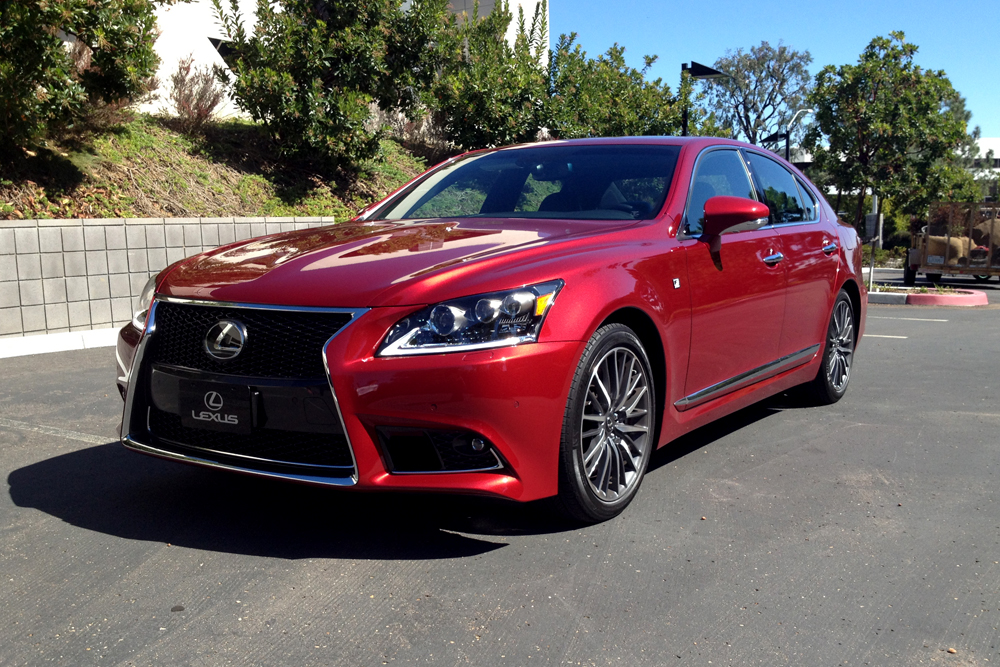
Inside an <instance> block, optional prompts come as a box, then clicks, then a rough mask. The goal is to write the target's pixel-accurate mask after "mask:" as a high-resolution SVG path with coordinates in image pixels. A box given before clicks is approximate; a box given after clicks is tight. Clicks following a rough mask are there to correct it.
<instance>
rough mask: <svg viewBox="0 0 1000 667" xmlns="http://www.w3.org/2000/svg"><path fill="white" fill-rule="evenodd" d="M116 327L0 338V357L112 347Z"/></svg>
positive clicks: (115, 335) (116, 330)
mask: <svg viewBox="0 0 1000 667" xmlns="http://www.w3.org/2000/svg"><path fill="white" fill-rule="evenodd" d="M117 340H118V329H117V328H112V329H92V330H89V331H71V332H68V333H55V334H47V335H40V336H24V337H23V338H0V359H6V358H8V357H24V356H28V355H30V354H46V353H48V352H66V351H67V350H86V349H90V348H92V347H113V346H114V345H115V343H116V341H117Z"/></svg>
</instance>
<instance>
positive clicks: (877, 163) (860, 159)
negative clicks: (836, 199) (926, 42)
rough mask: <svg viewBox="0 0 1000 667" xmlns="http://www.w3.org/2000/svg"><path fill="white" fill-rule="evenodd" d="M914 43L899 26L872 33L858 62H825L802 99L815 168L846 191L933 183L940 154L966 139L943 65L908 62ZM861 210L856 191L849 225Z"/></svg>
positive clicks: (900, 189) (899, 189)
mask: <svg viewBox="0 0 1000 667" xmlns="http://www.w3.org/2000/svg"><path fill="white" fill-rule="evenodd" d="M916 52H917V47H916V45H913V44H908V43H906V41H905V36H904V34H903V33H902V32H893V33H890V36H889V37H888V38H886V37H876V38H875V39H873V40H872V41H871V43H870V44H869V45H868V47H867V48H866V49H865V50H864V52H863V53H862V54H861V57H860V58H859V60H858V63H857V64H856V65H843V66H841V67H834V66H832V65H828V66H827V67H824V68H823V70H822V71H820V72H819V73H818V74H817V75H816V79H815V86H814V88H813V90H812V91H811V92H810V93H809V95H808V97H807V100H808V103H809V104H810V106H812V107H814V108H815V109H816V114H815V118H816V122H815V124H814V125H813V126H812V127H811V128H810V129H809V130H808V132H807V133H806V138H805V145H806V148H807V150H810V151H811V152H812V153H813V156H814V159H815V162H816V167H817V168H818V169H819V170H821V171H824V172H826V173H827V174H829V176H830V178H831V179H832V181H833V183H834V184H835V185H836V186H837V187H838V188H839V189H840V190H841V191H844V192H852V191H854V192H860V193H862V195H863V193H864V192H865V191H866V190H868V189H871V190H872V192H874V193H876V194H878V195H880V197H886V196H888V197H902V196H905V195H906V194H907V192H908V188H912V187H913V186H914V184H920V183H928V182H930V179H931V176H932V173H933V168H934V165H935V163H937V161H938V160H940V159H942V158H944V157H946V156H948V155H949V154H950V153H952V152H954V151H955V150H956V149H957V148H958V147H959V146H960V145H961V143H962V141H963V140H964V139H965V137H966V136H967V135H966V131H965V120H964V119H963V118H961V117H959V114H956V113H955V110H954V109H953V108H952V107H951V103H952V101H953V100H954V99H955V96H956V93H955V90H954V89H953V88H952V86H951V82H950V81H949V80H948V78H947V76H945V73H944V72H943V71H932V70H927V71H925V70H923V69H921V68H920V67H919V66H917V65H916V64H915V63H914V62H913V57H914V55H915V54H916ZM863 216H864V197H863V196H860V197H858V202H857V208H856V211H855V216H854V224H855V225H856V226H859V225H860V224H861V221H862V219H863Z"/></svg>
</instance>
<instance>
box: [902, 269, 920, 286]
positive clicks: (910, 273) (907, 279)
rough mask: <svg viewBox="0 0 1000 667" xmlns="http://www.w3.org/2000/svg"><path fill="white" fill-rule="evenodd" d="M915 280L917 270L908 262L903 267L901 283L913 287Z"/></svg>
mask: <svg viewBox="0 0 1000 667" xmlns="http://www.w3.org/2000/svg"><path fill="white" fill-rule="evenodd" d="M916 282H917V270H916V268H914V267H912V266H910V265H909V264H907V265H905V266H904V267H903V284H904V285H906V286H907V287H913V285H914V283H916Z"/></svg>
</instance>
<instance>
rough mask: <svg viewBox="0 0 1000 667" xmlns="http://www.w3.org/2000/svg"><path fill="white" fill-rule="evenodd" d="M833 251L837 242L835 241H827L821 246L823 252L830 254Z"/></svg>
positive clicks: (835, 250)
mask: <svg viewBox="0 0 1000 667" xmlns="http://www.w3.org/2000/svg"><path fill="white" fill-rule="evenodd" d="M835 252H837V244H836V243H827V244H826V245H825V246H823V253H824V254H827V255H832V254H833V253H835Z"/></svg>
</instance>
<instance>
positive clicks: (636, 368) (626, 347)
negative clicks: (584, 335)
mask: <svg viewBox="0 0 1000 667" xmlns="http://www.w3.org/2000/svg"><path fill="white" fill-rule="evenodd" d="M655 433H656V396H655V393H654V385H653V374H652V371H651V370H650V366H649V358H648V357H647V356H646V350H645V349H644V348H643V346H642V343H641V342H640V341H639V339H638V337H636V335H635V333H634V332H633V331H632V330H631V329H629V328H628V327H627V326H625V325H623V324H608V325H606V326H603V327H601V328H600V329H598V330H597V332H596V333H595V334H594V335H593V337H592V338H591V339H590V342H589V343H587V347H586V348H585V349H584V351H583V357H582V358H581V359H580V363H579V365H578V366H577V369H576V373H575V374H574V375H573V384H572V385H571V387H570V390H569V398H568V400H567V402H566V413H565V415H564V417H563V429H562V438H561V441H560V444H559V495H558V498H557V500H558V505H559V506H560V509H561V510H562V511H563V512H564V513H565V514H567V515H569V516H570V517H571V518H573V519H575V520H577V521H582V522H585V523H596V522H599V521H605V520H607V519H610V518H612V517H614V516H617V515H618V514H620V513H621V512H622V510H624V509H625V507H626V506H628V504H629V503H630V502H631V501H632V498H634V497H635V494H636V492H637V491H638V489H639V485H640V484H641V483H642V478H643V476H644V475H645V473H646V467H647V466H648V465H649V457H650V455H651V454H652V452H653V449H655V447H656V443H655V441H654V437H655Z"/></svg>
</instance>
